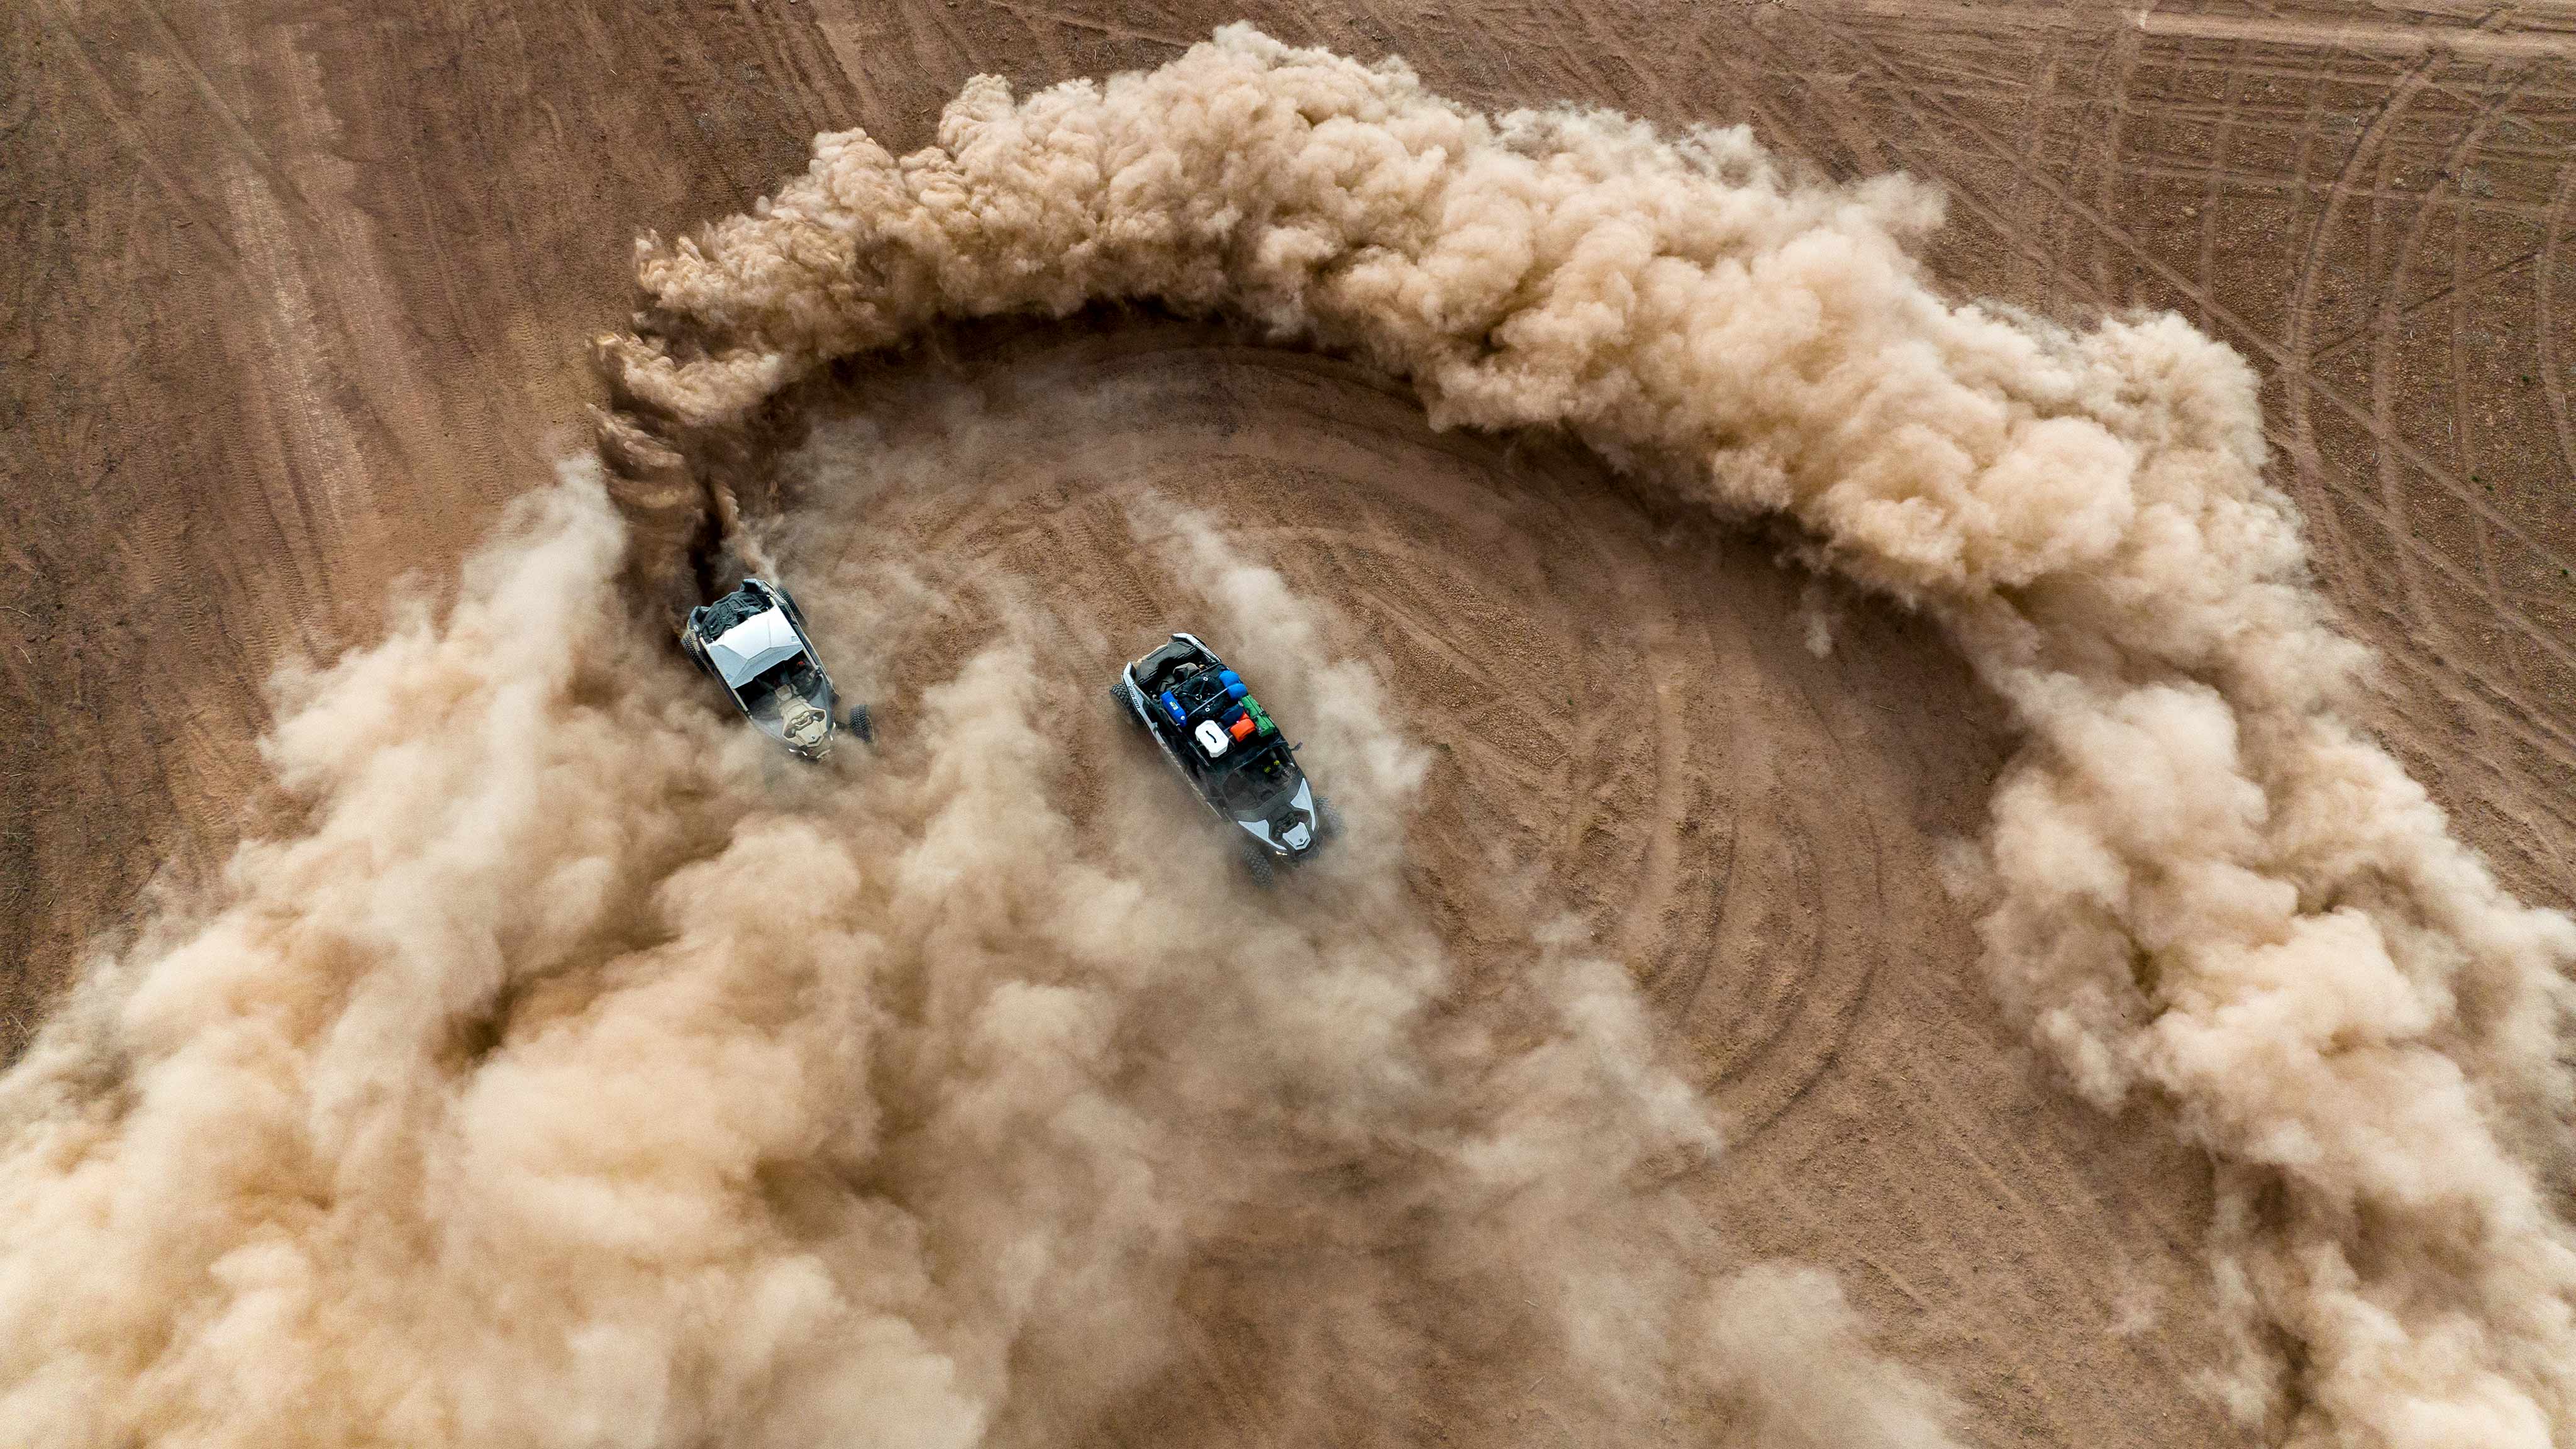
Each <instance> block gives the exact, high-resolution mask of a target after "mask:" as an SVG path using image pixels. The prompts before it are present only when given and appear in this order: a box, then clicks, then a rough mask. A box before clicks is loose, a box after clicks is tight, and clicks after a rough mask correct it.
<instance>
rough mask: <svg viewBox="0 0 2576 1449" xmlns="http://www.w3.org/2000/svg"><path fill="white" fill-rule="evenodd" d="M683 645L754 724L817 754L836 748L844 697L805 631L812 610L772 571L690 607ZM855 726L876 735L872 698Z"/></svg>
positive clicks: (812, 756) (858, 710) (863, 734)
mask: <svg viewBox="0 0 2576 1449" xmlns="http://www.w3.org/2000/svg"><path fill="white" fill-rule="evenodd" d="M680 647H681V648H683V649H685V650H687V651H688V653H689V657H690V658H692V659H694V660H696V661H698V665H699V667H700V668H703V669H704V670H706V671H707V673H709V674H712V675H714V676H715V678H716V682H717V683H718V684H721V685H723V686H724V689H725V694H726V697H728V698H730V699H731V700H732V701H733V703H734V707H735V708H736V709H739V710H741V711H742V716H743V718H745V719H747V720H750V721H751V723H752V726H753V728H755V729H757V730H759V731H760V732H761V733H762V734H765V735H767V736H769V737H770V738H771V739H773V740H776V741H778V742H779V743H780V744H782V745H785V746H786V747H787V748H789V749H790V750H793V751H795V752H796V753H797V754H799V755H802V756H804V757H805V758H806V759H809V760H819V759H821V758H823V757H824V756H825V755H827V754H829V753H831V750H832V731H833V727H834V726H835V725H836V724H837V723H838V721H837V720H835V719H834V717H833V711H834V709H835V708H837V707H838V704H839V700H838V697H837V696H835V695H834V694H833V692H832V677H831V676H830V675H828V674H826V673H824V672H823V665H822V662H821V661H820V660H819V659H817V658H816V657H815V654H814V641H813V640H812V639H811V638H809V637H807V635H806V633H805V616H804V614H803V613H802V612H800V611H799V610H798V609H797V607H796V601H795V600H794V599H793V598H791V597H789V596H788V593H787V591H786V590H785V589H783V588H780V587H779V586H778V585H777V584H775V583H772V582H770V581H769V580H767V579H764V578H757V577H755V578H747V579H744V580H743V581H742V587H740V588H738V589H735V590H734V591H733V592H732V593H730V594H727V595H725V596H724V597H723V598H721V599H718V600H716V601H715V602H714V603H712V604H704V605H701V606H699V607H698V608H695V609H691V610H690V611H689V621H688V623H687V624H686V625H685V626H683V627H682V628H681V630H680ZM849 727H850V730H851V732H852V733H854V734H856V735H858V737H859V738H860V739H862V740H864V739H867V738H869V735H870V730H869V725H868V711H867V707H866V706H865V705H859V706H856V707H854V708H852V709H851V711H850V717H849Z"/></svg>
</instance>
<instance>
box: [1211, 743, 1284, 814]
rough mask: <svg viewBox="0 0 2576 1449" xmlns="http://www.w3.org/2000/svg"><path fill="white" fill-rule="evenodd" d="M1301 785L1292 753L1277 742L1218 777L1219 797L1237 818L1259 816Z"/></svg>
mask: <svg viewBox="0 0 2576 1449" xmlns="http://www.w3.org/2000/svg"><path fill="white" fill-rule="evenodd" d="M1296 783H1297V772H1296V767H1295V766H1293V765H1291V764H1289V763H1288V751H1287V750H1286V749H1284V748H1282V747H1281V746H1280V745H1278V744H1276V743H1273V744H1272V745H1271V746H1270V747H1269V748H1267V749H1265V750H1262V751H1261V752H1260V753H1259V754H1256V755H1253V756H1252V757H1251V758H1249V759H1247V760H1245V761H1243V763H1241V764H1239V765H1236V766H1235V767H1234V768H1233V769H1231V770H1228V771H1226V772H1225V773H1224V774H1222V775H1219V776H1217V778H1216V796H1217V799H1218V800H1219V801H1220V802H1222V803H1223V804H1224V806H1225V808H1226V809H1228V810H1230V811H1232V812H1233V813H1235V814H1236V815H1259V814H1261V813H1263V812H1264V811H1265V810H1266V809H1267V808H1268V807H1269V805H1270V804H1271V802H1272V801H1275V800H1277V799H1278V798H1279V796H1280V795H1281V793H1282V792H1284V791H1286V790H1288V789H1289V788H1291V787H1292V786H1294V785H1295V784H1296Z"/></svg>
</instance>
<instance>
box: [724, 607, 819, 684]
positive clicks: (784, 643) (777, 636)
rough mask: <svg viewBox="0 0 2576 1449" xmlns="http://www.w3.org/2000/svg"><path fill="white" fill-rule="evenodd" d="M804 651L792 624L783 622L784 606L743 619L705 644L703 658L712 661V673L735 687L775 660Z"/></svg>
mask: <svg viewBox="0 0 2576 1449" xmlns="http://www.w3.org/2000/svg"><path fill="white" fill-rule="evenodd" d="M804 652H805V646H804V644H802V643H801V642H799V641H798V640H797V638H796V626H794V625H793V624H790V623H788V622H787V611H786V610H784V609H772V610H770V611H769V612H768V613H766V614H758V615H754V616H753V617H751V618H748V619H745V620H743V621H742V622H741V623H739V624H736V625H734V626H733V627H732V628H730V629H727V630H726V631H724V633H723V635H722V636H720V637H718V638H717V639H716V640H714V641H713V642H712V643H710V644H708V645H707V658H708V659H709V660H710V661H711V662H713V663H714V665H715V667H716V673H717V674H718V675H720V676H722V677H723V679H724V682H725V683H726V684H728V685H731V686H733V687H735V688H737V689H739V688H741V687H742V686H743V685H744V684H745V683H747V682H748V681H750V680H752V679H755V678H757V677H759V674H760V671H762V670H764V669H767V668H768V667H770V666H771V665H773V664H776V663H777V662H778V661H780V660H782V659H793V658H795V657H796V656H797V655H799V654H802V653H804Z"/></svg>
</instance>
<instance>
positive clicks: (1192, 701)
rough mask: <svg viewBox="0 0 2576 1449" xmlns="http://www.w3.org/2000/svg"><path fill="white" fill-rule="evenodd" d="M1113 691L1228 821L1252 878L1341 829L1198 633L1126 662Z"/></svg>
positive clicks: (1300, 856) (1237, 679) (1275, 730)
mask: <svg viewBox="0 0 2576 1449" xmlns="http://www.w3.org/2000/svg"><path fill="white" fill-rule="evenodd" d="M1110 694H1111V697H1112V698H1113V699H1114V700H1115V701H1116V702H1117V704H1118V707H1119V708H1120V709H1121V710H1122V711H1124V712H1125V713H1126V715H1127V716H1128V717H1129V718H1130V719H1132V720H1133V721H1135V723H1136V724H1137V725H1138V726H1139V727H1141V728H1142V729H1144V730H1145V732H1146V733H1148V734H1150V735H1152V736H1153V737H1154V742H1155V743H1156V744H1158V745H1160V746H1162V748H1163V753H1164V755H1165V756H1167V757H1168V758H1169V759H1170V760H1171V762H1172V763H1173V764H1174V765H1175V766H1177V767H1178V768H1179V770H1180V772H1181V775H1182V778H1184V779H1186V780H1188V781H1189V782H1190V785H1191V787H1192V788H1193V789H1195V790H1197V791H1198V793H1199V798H1200V799H1201V800H1203V801H1205V802H1206V803H1207V807H1208V808H1209V809H1210V810H1212V811H1214V812H1216V816H1217V818H1218V819H1220V820H1222V821H1224V822H1226V825H1227V827H1228V830H1229V832H1230V833H1232V834H1233V835H1234V836H1235V838H1236V840H1237V841H1238V843H1239V844H1240V846H1241V848H1242V850H1243V853H1244V859H1245V861H1246V862H1247V863H1248V864H1249V865H1250V866H1251V867H1252V870H1253V873H1254V874H1255V875H1256V876H1260V877H1264V878H1266V877H1267V876H1268V875H1269V874H1270V871H1271V869H1272V867H1273V866H1274V865H1275V864H1277V863H1280V862H1290V863H1293V862H1296V861H1302V860H1304V859H1306V858H1307V857H1308V856H1311V855H1312V854H1314V852H1315V850H1316V848H1317V847H1318V846H1320V845H1321V844H1322V843H1323V840H1324V838H1325V837H1326V836H1328V835H1331V834H1333V833H1335V831H1336V830H1337V829H1338V828H1339V824H1340V822H1339V821H1338V820H1337V819H1336V818H1335V817H1334V815H1333V812H1332V807H1331V806H1329V805H1327V804H1325V803H1324V801H1323V800H1322V799H1321V798H1320V797H1318V796H1317V795H1316V794H1315V788H1314V786H1313V785H1311V784H1309V783H1308V782H1307V779H1306V773H1305V771H1303V770H1300V769H1298V768H1297V760H1296V756H1295V753H1294V749H1295V747H1294V746H1292V745H1290V744H1289V743H1288V742H1287V740H1286V739H1285V738H1284V737H1282V736H1281V735H1280V733H1279V727H1278V725H1277V724H1275V723H1273V722H1272V720H1271V718H1270V715H1269V713H1268V712H1267V711H1265V710H1264V709H1262V707H1261V702H1260V701H1259V700H1256V699H1254V698H1253V697H1252V692H1251V690H1250V689H1249V688H1248V687H1247V686H1246V685H1245V684H1244V682H1243V678H1242V676H1241V675H1238V674H1236V673H1235V672H1234V671H1233V670H1231V669H1228V668H1226V667H1225V661H1224V660H1222V659H1219V658H1217V657H1216V651H1214V650H1212V649H1210V648H1208V647H1207V645H1205V644H1203V643H1201V642H1199V639H1198V637H1197V636H1196V635H1193V634H1174V635H1173V636H1172V641H1171V642H1170V643H1168V644H1165V645H1164V646H1163V647H1162V648H1160V649H1157V650H1155V651H1154V652H1153V653H1151V654H1148V655H1146V656H1145V657H1144V658H1142V659H1139V660H1137V661H1136V662H1135V663H1133V664H1130V665H1128V666H1127V668H1126V669H1125V670H1124V671H1122V672H1121V673H1120V675H1119V677H1118V682H1117V683H1116V684H1115V685H1113V686H1111V688H1110Z"/></svg>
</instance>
